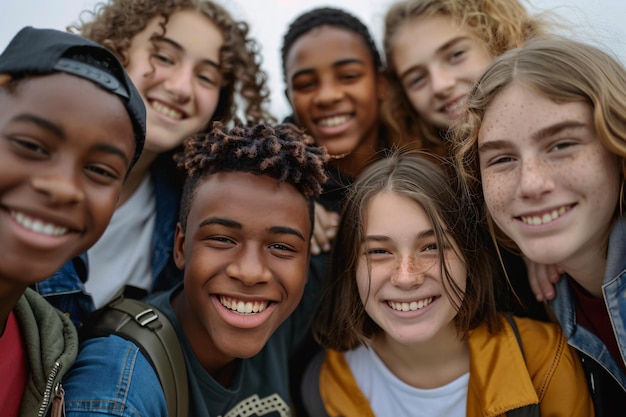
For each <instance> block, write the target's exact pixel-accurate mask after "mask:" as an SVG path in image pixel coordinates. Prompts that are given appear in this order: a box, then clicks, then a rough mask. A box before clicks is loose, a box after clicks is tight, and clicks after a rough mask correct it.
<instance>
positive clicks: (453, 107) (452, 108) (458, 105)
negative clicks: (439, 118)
mask: <svg viewBox="0 0 626 417" xmlns="http://www.w3.org/2000/svg"><path fill="white" fill-rule="evenodd" d="M463 106H465V97H464V98H462V99H459V100H457V101H455V102H454V103H452V104H450V105H448V106H446V107H445V111H446V112H458V111H461V110H462V109H463Z"/></svg>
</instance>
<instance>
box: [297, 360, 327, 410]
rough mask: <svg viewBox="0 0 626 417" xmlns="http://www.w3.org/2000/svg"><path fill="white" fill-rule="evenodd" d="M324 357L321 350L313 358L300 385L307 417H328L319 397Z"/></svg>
mask: <svg viewBox="0 0 626 417" xmlns="http://www.w3.org/2000/svg"><path fill="white" fill-rule="evenodd" d="M325 357H326V352H325V351H323V350H322V351H320V352H319V353H318V354H317V355H315V356H314V357H313V359H312V360H311V362H309V365H308V366H307V367H306V371H304V376H303V377H302V382H301V383H300V394H301V396H302V403H303V404H304V409H305V410H306V411H307V415H308V416H309V417H328V413H327V412H326V408H325V407H324V402H323V401H322V397H321V395H320V371H321V369H322V363H324V358H325Z"/></svg>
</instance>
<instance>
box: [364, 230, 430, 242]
mask: <svg viewBox="0 0 626 417" xmlns="http://www.w3.org/2000/svg"><path fill="white" fill-rule="evenodd" d="M434 235H435V231H434V230H433V229H428V230H423V231H421V232H419V233H418V234H417V236H416V237H415V240H420V239H424V238H427V237H431V236H434ZM390 240H391V239H390V238H389V236H384V235H369V236H365V239H364V242H389V241H390Z"/></svg>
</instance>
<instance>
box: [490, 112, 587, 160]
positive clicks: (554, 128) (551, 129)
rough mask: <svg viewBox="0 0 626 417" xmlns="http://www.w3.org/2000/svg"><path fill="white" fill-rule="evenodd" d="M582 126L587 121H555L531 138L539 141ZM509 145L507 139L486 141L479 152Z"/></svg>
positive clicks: (585, 125)
mask: <svg viewBox="0 0 626 417" xmlns="http://www.w3.org/2000/svg"><path fill="white" fill-rule="evenodd" d="M581 127H587V124H586V123H583V122H579V121H577V120H565V121H562V122H559V123H555V124H553V125H550V126H547V127H544V128H542V129H539V130H538V131H536V132H533V134H532V135H531V139H532V140H533V141H539V140H541V139H544V138H547V137H550V136H554V135H556V134H557V133H560V132H562V131H564V130H567V129H576V128H581ZM507 146H509V141H507V140H503V139H502V140H491V141H489V142H485V143H483V144H481V145H479V146H478V153H480V152H487V151H490V150H497V149H502V148H504V147H507Z"/></svg>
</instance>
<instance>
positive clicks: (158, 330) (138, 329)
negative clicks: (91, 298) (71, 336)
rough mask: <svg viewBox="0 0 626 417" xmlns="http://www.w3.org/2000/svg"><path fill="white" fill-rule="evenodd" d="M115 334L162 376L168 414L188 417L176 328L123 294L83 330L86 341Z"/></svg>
mask: <svg viewBox="0 0 626 417" xmlns="http://www.w3.org/2000/svg"><path fill="white" fill-rule="evenodd" d="M110 334H114V335H117V336H120V337H123V338H124V339H127V340H130V341H131V342H133V343H134V344H136V345H137V346H138V347H139V348H140V350H141V351H142V353H143V354H144V356H145V357H146V358H147V359H148V361H150V363H151V364H152V367H153V368H154V370H155V372H156V374H157V375H158V377H159V381H160V382H161V386H162V387H163V392H164V394H165V401H166V403H167V415H168V416H170V417H187V416H188V406H189V404H188V401H189V397H188V396H189V393H188V389H187V366H186V364H185V357H184V355H183V351H182V348H181V346H180V342H179V340H178V337H177V336H176V331H175V330H174V326H172V323H171V322H170V321H169V320H168V318H167V317H166V316H165V314H163V313H162V312H160V311H159V310H158V309H157V308H156V307H153V306H151V305H149V304H146V303H144V302H143V301H139V300H133V299H130V298H124V297H123V295H122V294H121V293H120V294H118V296H117V297H116V298H114V299H113V301H111V302H110V303H109V304H107V305H106V306H104V307H102V308H101V309H99V310H97V311H96V312H95V313H93V319H92V320H90V321H89V323H88V324H87V325H86V326H85V329H84V330H81V336H82V338H83V339H85V338H92V337H98V336H106V335H110Z"/></svg>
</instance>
